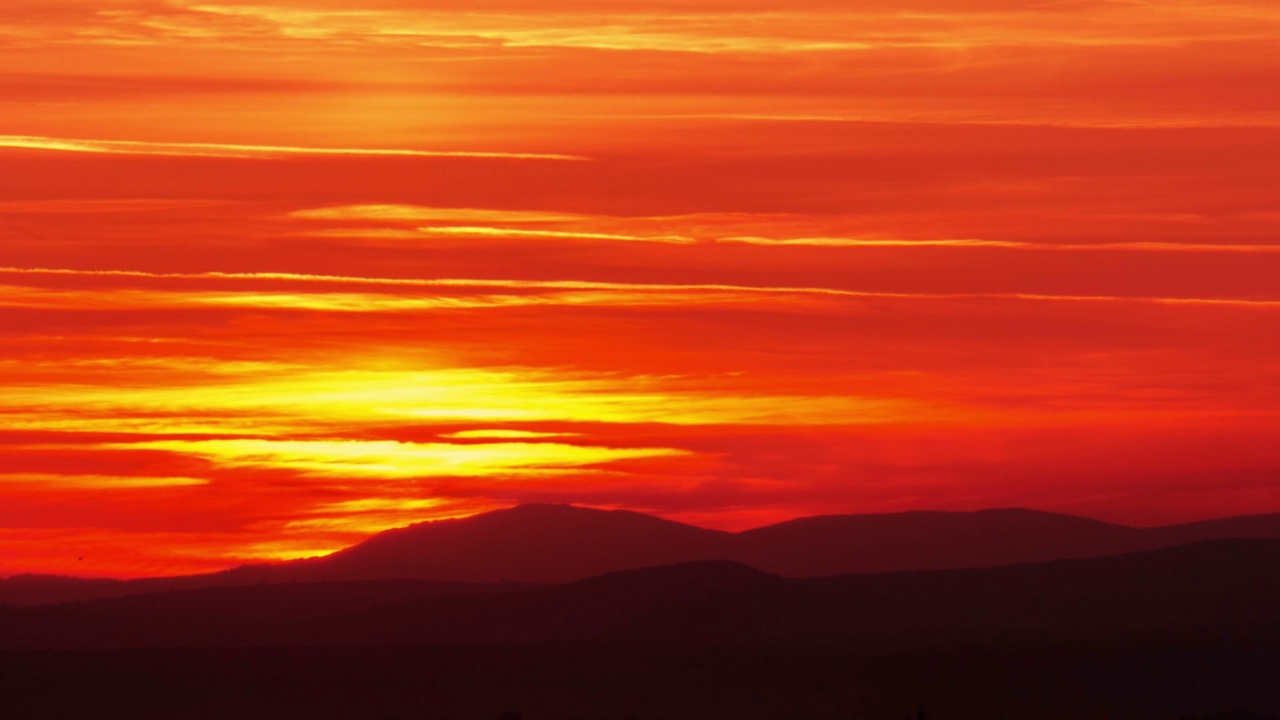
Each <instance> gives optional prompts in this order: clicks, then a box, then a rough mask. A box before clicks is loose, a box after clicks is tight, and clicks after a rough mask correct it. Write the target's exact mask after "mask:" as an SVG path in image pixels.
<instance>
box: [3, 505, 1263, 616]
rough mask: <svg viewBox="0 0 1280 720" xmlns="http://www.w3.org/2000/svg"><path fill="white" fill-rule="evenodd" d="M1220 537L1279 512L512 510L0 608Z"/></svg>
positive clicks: (37, 592) (44, 589) (959, 561)
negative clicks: (763, 523) (721, 524)
mask: <svg viewBox="0 0 1280 720" xmlns="http://www.w3.org/2000/svg"><path fill="white" fill-rule="evenodd" d="M1226 538H1280V514H1270V515H1252V516H1242V517H1234V518H1224V519H1220V520H1212V521H1207V522H1197V523H1188V524H1183V525H1171V526H1164V527H1156V528H1133V527H1127V526H1123V525H1115V524H1111V523H1105V522H1101V521H1097V520H1090V519H1087V518H1081V517H1075V516H1071V515H1062V514H1057V513H1048V512H1041V511H1034V510H1022V509H995V510H982V511H977V512H926V511H921V512H906V513H896V514H883V515H828V516H817V517H809V518H801V519H797V520H791V521H788V522H783V523H779V524H776V525H770V526H767V527H763V528H757V529H753V530H747V531H744V532H739V533H729V532H721V531H716V530H707V529H703V528H698V527H693V526H690V525H685V524H682V523H678V522H673V521H670V520H664V519H661V518H656V517H653V516H649V515H644V514H641V513H635V512H629V511H622V510H594V509H588V508H580V507H573V506H568V505H521V506H517V507H514V508H509V509H506V510H498V511H495V512H490V513H484V514H481V515H476V516H472V517H469V518H462V519H456V520H442V521H437V522H426V523H419V524H416V525H410V526H408V527H404V528H399V529H395V530H389V531H386V532H383V533H380V534H378V535H375V536H373V537H371V538H369V539H368V540H366V541H364V542H362V543H360V544H358V545H355V546H353V547H350V548H347V549H345V550H341V551H339V552H336V553H334V554H332V555H328V556H324V557H317V558H308V559H305V560H297V561H292V562H285V563H279V564H269V565H268V564H264V565H246V566H242V567H239V568H235V569H232V570H227V571H224V572H220V573H213V574H208V575H196V576H185V577H173V578H147V579H141V580H130V581H120V580H78V579H69V578H47V577H37V576H18V577H15V578H10V579H8V580H0V603H9V604H13V605H36V604H44V603H56V602H67V601H73V600H85V599H94V598H106V597H116V596H122V595H130V594H138V593H148V592H159V591H168V590H184V589H198V588H208V587H223V586H243V585H254V584H260V583H282V582H343V581H354V580H430V581H438V582H455V583H496V582H516V583H533V584H548V583H562V582H568V581H572V580H577V579H582V578H586V577H591V576H595V575H601V574H604V573H609V572H612V571H617V570H626V569H634V568H643V567H655V566H664V565H673V564H677V563H686V562H695V561H705V560H724V561H731V562H737V563H742V564H745V565H748V566H751V567H754V568H758V569H760V570H762V571H765V572H769V573H773V574H776V575H781V576H785V577H819V576H828V575H842V574H856V573H875V572H893V571H908V570H944V569H959V568H985V567H999V566H1002V565H1010V564H1015V563H1032V562H1044V561H1049V560H1058V559H1070V558H1091V557H1104V556H1109V555H1119V554H1123V553H1131V552H1137V551H1143V550H1154V549H1159V548H1163V547H1175V546H1179V545H1185V544H1187V543H1191V542H1197V541H1202V540H1210V539H1226Z"/></svg>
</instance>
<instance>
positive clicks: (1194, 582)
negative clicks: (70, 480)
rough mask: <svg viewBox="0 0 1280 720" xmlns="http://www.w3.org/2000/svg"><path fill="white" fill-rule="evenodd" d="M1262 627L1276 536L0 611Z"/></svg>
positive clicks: (177, 618)
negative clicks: (1036, 557) (817, 567)
mask: <svg viewBox="0 0 1280 720" xmlns="http://www.w3.org/2000/svg"><path fill="white" fill-rule="evenodd" d="M1126 634H1127V635H1132V636H1135V637H1145V636H1148V635H1150V636H1154V637H1162V638H1167V637H1172V636H1184V635H1185V636H1187V637H1210V638H1212V637H1219V636H1223V635H1224V634H1225V635H1238V636H1244V637H1251V638H1255V639H1262V638H1267V637H1270V638H1272V639H1280V541H1275V540H1218V541H1209V542H1204V543H1197V544H1193V545H1188V546H1183V547H1178V548H1170V549H1163V550H1158V551H1150V552H1143V553H1133V554H1128V555H1121V556H1114V557H1107V558H1095V559H1089V560H1061V561H1053V562H1048V563H1038V564H1031V565H1016V566H1009V567H1003V568H995V569H983V570H947V571H928V572H908V573H887V574H875V575H850V576H839V577H828V578H807V579H795V578H782V577H778V576H776V575H770V574H767V573H763V572H761V571H758V570H755V569H752V568H749V567H747V566H745V565H741V564H738V563H732V562H726V561H703V562H696V563H684V564H679V565H673V566H665V567H659V568H647V569H641V570H630V571H624V572H618V573H610V574H607V575H603V576H599V577H594V578H589V579H586V580H580V581H576V582H572V583H566V584H562V585H555V586H548V587H540V588H528V587H521V588H511V587H501V586H498V587H494V586H488V587H475V586H454V585H440V584H432V583H426V584H424V583H413V582H400V583H385V582H382V583H378V582H373V583H371V582H368V581H366V582H356V583H336V584H334V583H329V584H309V583H301V584H292V585H283V586H279V585H263V586H254V587H241V588H214V589H205V590H190V591H180V592H172V593H158V594H150V595H141V596H134V597H128V598H117V599H112V600H101V601H95V602H86V603H72V604H64V605H56V606H48V607H41V608H26V609H10V610H9V611H8V612H7V614H6V615H5V616H4V617H0V645H7V646H8V647H131V646H192V645H242V646H257V645H328V644H343V645H383V644H403V643H476V642H483V643H493V642H537V641H573V642H577V641H612V642H644V643H654V642H657V643H675V644H681V643H727V644H756V643H793V642H832V641H839V640H848V641H855V640H856V641H858V642H861V643H863V644H867V643H887V644H888V645H889V646H891V647H893V646H898V645H903V646H906V647H915V646H916V645H918V644H920V643H926V644H928V643H938V642H944V643H949V642H979V641H984V642H985V641H989V640H991V639H992V638H993V637H1007V638H1017V639H1019V640H1021V641H1025V640H1027V639H1031V638H1037V637H1039V638H1058V639H1061V638H1070V639H1079V640H1092V639H1112V638H1114V637H1117V636H1119V635H1126Z"/></svg>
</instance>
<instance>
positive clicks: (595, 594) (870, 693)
mask: <svg viewBox="0 0 1280 720" xmlns="http://www.w3.org/2000/svg"><path fill="white" fill-rule="evenodd" d="M1276 518H1277V516H1257V517H1248V518H1231V519H1226V520H1221V521H1214V522H1210V523H1196V524H1192V525H1179V526H1172V527H1167V528H1155V529H1150V530H1139V529H1134V528H1125V527H1121V526H1116V525H1109V524H1106V523H1098V522H1095V521H1091V520H1085V519H1081V518H1074V517H1070V516H1063V515H1054V514H1049V513H1037V512H1031V511H1025V510H996V511H986V512H978V513H906V514H903V515H887V516H844V517H825V518H809V519H805V520H799V521H793V522H789V523H782V524H780V525H775V526H771V527H768V528H762V529H760V530H753V531H748V532H744V533H722V532H715V531H709V530H702V529H699V528H693V527H689V526H687V525H681V524H679V523H672V522H668V521H665V520H660V519H657V518H653V517H649V516H645V515H640V514H636V513H628V512H605V511H597V510H585V509H581V508H573V507H565V506H522V507H518V508H513V509H511V510H505V511H499V512H495V513H489V514H486V515H481V516H477V517H474V518H469V519H465V520H456V521H444V522H438V523H427V524H422V525H416V526H411V527H408V528H404V529H401V530H395V531H391V532H388V533H383V534H381V535H378V536H376V537H374V538H372V539H370V540H369V541H367V542H365V543H362V544H360V545H357V546H355V547H353V548H350V549H348V550H345V551H342V552H339V553H335V554H334V555H331V556H328V557H324V558H315V559H310V560H305V561H298V562H291V563H282V564H279V565H262V566H246V567H243V568H237V569H235V570H230V571H227V572H224V573H216V574H213V575H206V576H192V577H186V578H154V579H147V580H139V581H127V582H126V581H91V580H73V579H67V578H33V577H24V578H17V579H11V580H10V581H8V584H7V588H9V590H10V591H11V590H12V588H13V587H26V588H33V587H36V588H38V587H46V588H55V589H56V588H67V587H70V588H76V589H77V591H82V590H84V589H85V588H90V589H93V590H94V591H96V592H106V593H108V594H110V595H112V597H100V598H97V599H88V598H86V597H85V596H84V593H83V592H81V594H80V596H79V598H80V599H76V600H74V601H67V602H50V601H49V595H46V599H45V602H43V603H34V602H28V603H27V604H26V606H22V607H19V606H17V605H16V604H8V605H0V717H3V718H6V719H8V718H21V719H24V720H25V719H27V718H30V719H32V720H35V719H37V718H60V719H62V720H80V719H83V720H89V719H91V718H130V720H160V719H161V718H177V717H181V718H229V717H234V718H238V719H240V720H305V719H316V718H326V719H331V720H371V719H373V718H401V719H403V720H410V719H413V720H495V719H496V718H506V719H508V720H509V719H511V718H520V720H574V719H577V720H587V719H588V718H593V719H600V720H604V719H606V718H609V719H612V720H627V719H628V718H631V719H633V720H663V719H666V720H677V719H685V720H703V719H705V720H718V719H720V718H727V719H732V720H902V718H904V717H908V718H918V717H921V716H923V717H927V718H930V719H931V720H932V719H936V720H995V719H997V718H1036V719H1037V720H1094V719H1095V718H1108V719H1111V720H1275V718H1276V717H1277V716H1280V682H1277V680H1278V679H1280V539H1277V538H1274V537H1267V536H1268V535H1275V534H1276V533H1275V526H1276V523H1277V519H1276ZM1233 535H1238V536H1239V537H1232V536H1233ZM1250 535H1252V536H1254V537H1247V536H1250ZM1220 536H1226V537H1220ZM1151 545H1155V546H1159V547H1156V548H1154V549H1152V548H1150V547H1149V546H1151ZM1134 548H1136V549H1134ZM747 560H750V561H751V562H747ZM965 566H968V567H965ZM600 570H603V572H598V571H600ZM832 570H836V571H835V572H832ZM855 571H857V572H855ZM396 575H399V576H400V577H395V576H396ZM46 592H51V591H46ZM69 595H73V596H74V595H75V594H74V593H69ZM33 597H34V595H30V594H29V595H27V596H26V599H27V600H28V601H30V600H32V599H33ZM922 703H923V704H924V708H923V710H922V709H921V704H922Z"/></svg>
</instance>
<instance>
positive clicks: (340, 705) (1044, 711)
mask: <svg viewBox="0 0 1280 720" xmlns="http://www.w3.org/2000/svg"><path fill="white" fill-rule="evenodd" d="M0 672H2V673H3V686H2V687H3V698H4V700H3V703H4V705H3V712H2V713H0V715H2V716H3V717H6V718H23V719H25V718H32V719H36V718H51V719H67V720H70V719H72V718H86V719H88V718H130V719H133V720H152V719H154V720H162V719H163V720H171V719H174V718H181V719H184V720H200V719H204V718H208V719H210V720H213V719H215V718H216V719H219V720H221V719H230V718H234V719H237V720H258V719H262V720H285V719H294V718H296V719H302V718H315V719H321V718H331V719H333V720H338V719H340V718H341V719H352V720H355V719H358V718H366V719H374V718H404V719H405V720H410V719H420V720H435V719H443V718H452V719H454V720H465V719H474V720H495V719H496V718H499V717H502V716H503V715H504V714H506V713H519V714H520V715H521V716H522V717H523V718H524V719H525V720H550V719H551V718H561V719H568V718H581V719H583V720H585V719H587V718H600V719H604V718H612V719H614V720H623V719H624V718H636V719H637V720H659V719H661V718H669V719H670V720H675V719H676V718H690V719H703V720H720V719H724V720H736V719H741V720H754V719H757V718H759V719H760V720H766V719H774V718H776V719H778V720H785V719H792V718H794V719H796V720H800V719H808V720H823V719H828V718H830V719H833V720H834V719H837V718H839V719H841V720H856V719H860V718H866V719H868V720H872V719H877V718H884V719H886V720H902V718H904V717H906V716H908V715H909V716H911V717H912V718H915V717H916V716H917V715H916V714H917V712H918V710H919V708H920V705H921V703H923V704H924V708H925V713H926V717H928V718H931V719H933V720H995V719H1009V720H1017V719H1019V718H1026V719H1028V720H1056V719H1063V720H1066V719H1068V718H1070V719H1078V720H1105V719H1107V718H1114V719H1116V720H1121V719H1129V720H1145V719H1151V720H1166V719H1167V720H1179V719H1181V718H1191V717H1194V718H1197V720H1199V719H1200V718H1211V717H1212V718H1222V719H1223V720H1226V719H1227V718H1240V719H1241V720H1243V719H1244V718H1264V717H1265V718H1272V717H1275V716H1276V715H1277V714H1280V682H1277V677H1278V675H1277V674H1278V673H1280V648H1278V647H1277V646H1276V645H1274V644H1262V643H1256V644H1255V643H1251V642H1249V641H1244V640H1238V639H1237V640H1226V641H1222V642H1194V643H1188V642H1180V643H1177V642H1175V643H1161V642H1149V643H1142V644H1133V643H1127V642H1126V643H1119V644H1108V643H1087V644H1086V643H1058V644H1054V643H1049V644H1036V645H1027V646H1021V645H1018V644H1016V643H1014V644H1008V645H1004V644H991V645H987V646H954V647H949V648H938V649H934V650H931V651H928V652H923V651H921V652H913V653H906V654H898V653H887V654H880V653H866V652H863V651H861V650H860V649H859V648H857V647H850V646H846V645H835V646H762V645H756V646H687V647H680V646H644V645H634V644H625V645H619V644H613V643H605V644H599V643H588V644H549V643H535V644H497V645H473V646H449V645H430V646H400V647H387V646H383V647H359V646H356V647H325V648H314V647H311V648H303V647H297V648H256V649H255V648H232V649H143V650H56V651H7V652H4V653H0ZM506 717H508V718H513V717H515V716H514V715H507V716H506Z"/></svg>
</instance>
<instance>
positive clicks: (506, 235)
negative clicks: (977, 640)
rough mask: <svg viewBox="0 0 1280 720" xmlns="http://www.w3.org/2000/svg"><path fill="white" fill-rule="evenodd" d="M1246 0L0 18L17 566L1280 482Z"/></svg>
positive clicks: (1, 464) (576, 0)
mask: <svg viewBox="0 0 1280 720" xmlns="http://www.w3.org/2000/svg"><path fill="white" fill-rule="evenodd" d="M1278 278H1280V7H1278V6H1277V5H1276V4H1275V3H1274V2H1273V1H1272V0H1238V1H1235V2H1208V1H1207V0H1062V1H1060V2H1019V1H1016V0H895V1H894V2H883V1H881V0H870V1H869V2H860V3H850V2H846V1H845V0H787V1H786V2H783V0H700V1H698V2H694V1H693V0H545V1H543V2H537V3H530V2H527V1H526V0H441V2H433V3H422V2H418V1H416V0H413V1H411V0H254V1H253V2H237V1H235V0H221V1H220V0H209V1H208V2H204V1H200V0H5V1H4V2H3V4H0V576H3V575H10V574H15V573H25V572H36V573H58V574H74V575H84V576H117V577H130V576H142V575H164V574H181V573H195V572H205V571H211V570H218V569H222V568H226V567H230V566H234V565H238V564H241V563H246V562H261V561H272V560H284V559H290V558H297V557H306V556H311V555H316V554H322V553H327V552H331V551H333V550H337V549H340V548H342V547H345V546H348V545H351V544H353V543H355V542H358V541H360V540H361V539H363V538H365V537H368V536H369V535H371V534H373V533H376V532H379V531H381V530H385V529H388V528H392V527H398V526H402V525H406V524H409V523H412V522H419V521H424V520H431V519H439V518H449V517H460V516H466V515H470V514H474V513H478V512H483V511H487V510H492V509H497V508H502V507H507V506H510V505H513V504H516V503H522V502H571V503H576V504H582V505H588V506H593V507H601V508H626V509H631V510H637V511H641V512H647V513H653V514H657V515H660V516H662V517H667V518H671V519H674V520H680V521H684V522H689V523H693V524H697V525H701V526H704V527H715V528H722V529H728V530H737V529H744V528H748V527H755V526H759V525H763V524H767V523H770V522H776V521H780V520H785V519H788V518H792V517H797V516H803V515H813V514H825V513H881V512H898V511H906V510H920V509H939V510H972V509H979V508H987V507H1012V506H1018V507H1030V508H1037V509H1042V510H1051V511H1057V512H1067V513H1074V514H1080V515H1086V516H1089V517H1094V518H1100V519H1104V520H1109V521H1114V522H1121V523H1126V524H1133V525H1156V524H1165V523H1173V522H1181V521H1190V520H1196V519H1204V518H1211V517H1221V516H1226V515H1236V514H1246V513H1257V512H1275V511H1280V482H1278V481H1280V472H1278V471H1280V443H1277V442H1276V441H1275V438H1276V437H1277V434H1278V432H1280V282H1278V281H1277V279H1278Z"/></svg>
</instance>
